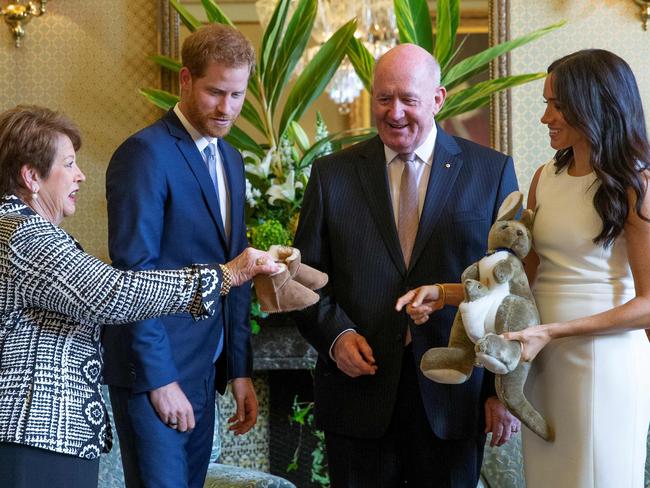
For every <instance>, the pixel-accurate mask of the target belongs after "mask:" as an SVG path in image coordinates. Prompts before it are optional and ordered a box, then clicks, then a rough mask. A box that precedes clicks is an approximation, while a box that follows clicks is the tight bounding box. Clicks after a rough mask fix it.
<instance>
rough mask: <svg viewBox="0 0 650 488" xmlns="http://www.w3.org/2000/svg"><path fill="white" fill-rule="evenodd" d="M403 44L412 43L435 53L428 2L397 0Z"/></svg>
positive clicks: (400, 34)
mask: <svg viewBox="0 0 650 488" xmlns="http://www.w3.org/2000/svg"><path fill="white" fill-rule="evenodd" d="M394 5H395V16H396V18H397V28H398V29H399V40H400V42H401V43H406V42H410V43H412V44H417V45H418V46H420V47H422V48H424V49H426V50H427V51H429V52H430V53H432V52H433V27H432V26H431V16H430V14H429V6H428V5H427V1H426V0H395V1H394Z"/></svg>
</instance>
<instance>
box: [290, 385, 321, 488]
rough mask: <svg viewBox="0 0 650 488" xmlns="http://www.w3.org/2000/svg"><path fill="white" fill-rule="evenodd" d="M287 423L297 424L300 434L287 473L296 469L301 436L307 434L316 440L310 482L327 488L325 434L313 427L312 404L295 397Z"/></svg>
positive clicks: (312, 455)
mask: <svg viewBox="0 0 650 488" xmlns="http://www.w3.org/2000/svg"><path fill="white" fill-rule="evenodd" d="M289 421H290V422H291V423H295V424H297V425H298V427H299V429H300V432H299V435H298V445H297V446H296V449H295V450H294V452H293V457H292V459H291V462H290V463H289V465H288V466H287V472H291V471H296V470H297V469H298V458H299V457H300V449H301V446H302V441H303V436H304V435H307V434H308V435H312V436H314V437H315V438H316V447H315V448H314V450H313V451H312V453H311V458H312V460H311V481H313V482H314V483H316V484H318V485H320V486H321V487H323V488H329V486H330V479H329V475H328V473H327V460H326V455H325V434H324V433H323V431H321V430H318V429H316V427H315V421H314V402H299V401H298V396H295V397H294V399H293V405H292V406H291V416H290V417H289Z"/></svg>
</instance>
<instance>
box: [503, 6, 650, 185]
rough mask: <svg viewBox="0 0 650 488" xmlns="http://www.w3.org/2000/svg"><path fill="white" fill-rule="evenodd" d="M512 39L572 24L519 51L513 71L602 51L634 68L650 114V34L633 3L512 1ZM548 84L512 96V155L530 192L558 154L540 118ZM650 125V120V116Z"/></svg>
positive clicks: (537, 84)
mask: <svg viewBox="0 0 650 488" xmlns="http://www.w3.org/2000/svg"><path fill="white" fill-rule="evenodd" d="M509 3H510V29H511V38H514V37H517V36H520V35H522V34H525V33H527V32H530V31H532V30H535V29H538V28H540V27H543V26H546V25H549V24H552V23H555V22H558V21H560V20H563V19H565V20H567V21H568V23H567V24H566V25H565V26H564V27H563V28H562V29H560V30H559V31H556V32H554V33H552V34H550V35H548V36H546V37H543V38H542V39H540V40H538V41H535V42H534V43H532V44H529V45H526V46H523V47H521V48H518V49H517V50H515V51H514V52H513V54H512V58H511V62H512V64H511V66H512V72H513V73H523V72H533V71H546V67H547V66H548V65H549V64H550V63H551V62H552V61H553V60H555V59H557V58H559V57H561V56H563V55H565V54H568V53H570V52H573V51H577V50H579V49H584V48H602V49H608V50H610V51H612V52H615V53H616V54H618V55H619V56H621V57H622V58H624V59H625V60H626V61H627V62H628V63H629V64H630V66H631V67H632V69H633V70H634V73H635V74H636V78H637V81H638V83H639V86H640V90H641V96H642V98H643V100H644V105H645V110H646V117H648V116H650V78H649V77H648V73H650V56H648V52H649V49H650V31H648V32H646V31H644V30H643V29H642V26H641V21H640V19H639V10H638V7H637V5H636V4H635V3H634V2H633V1H632V0H572V1H565V0H512V1H510V2H509ZM542 87H543V81H537V82H534V83H530V84H528V85H524V86H522V87H519V88H515V89H514V90H513V93H512V141H513V157H514V159H515V164H516V166H517V174H518V177H519V185H520V187H521V189H522V190H523V191H524V192H525V193H528V187H529V184H530V179H531V178H532V176H533V174H534V172H535V169H536V168H537V167H538V166H540V165H541V164H543V163H544V162H546V161H548V160H549V159H550V158H551V157H552V156H553V154H554V151H553V150H552V149H551V148H550V146H549V144H548V133H547V130H546V127H545V126H543V125H542V124H541V123H540V122H539V119H540V117H541V116H542V113H543V110H544V104H543V103H542V101H543V99H542ZM647 120H648V121H650V118H647Z"/></svg>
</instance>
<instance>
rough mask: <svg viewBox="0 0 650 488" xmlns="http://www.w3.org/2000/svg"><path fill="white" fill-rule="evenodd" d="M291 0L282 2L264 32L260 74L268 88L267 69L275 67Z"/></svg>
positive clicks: (282, 0)
mask: <svg viewBox="0 0 650 488" xmlns="http://www.w3.org/2000/svg"><path fill="white" fill-rule="evenodd" d="M289 4H290V0H280V1H279V2H278V4H277V5H276V7H275V10H274V11H273V15H272V16H271V20H269V25H268V26H267V27H266V30H265V31H264V36H263V37H262V46H261V48H260V72H261V73H262V82H263V86H264V87H265V88H266V86H267V85H266V83H265V77H266V76H267V75H266V73H267V67H268V66H273V60H274V54H275V50H276V48H277V45H278V42H279V39H280V36H281V35H282V31H283V30H284V23H285V21H286V19H287V13H288V12H289Z"/></svg>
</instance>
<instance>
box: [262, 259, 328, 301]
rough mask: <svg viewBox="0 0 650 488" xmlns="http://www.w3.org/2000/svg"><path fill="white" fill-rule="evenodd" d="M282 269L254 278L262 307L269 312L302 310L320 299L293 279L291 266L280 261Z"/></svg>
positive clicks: (316, 294)
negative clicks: (290, 270)
mask: <svg viewBox="0 0 650 488" xmlns="http://www.w3.org/2000/svg"><path fill="white" fill-rule="evenodd" d="M279 266H280V268H281V269H280V271H278V272H277V273H274V274H272V275H257V276H256V277H255V278H253V284H254V288H255V294H256V295H257V299H258V300H259V302H260V309H261V310H262V311H263V312H267V313H276V312H291V311H294V310H302V309H303V308H307V307H309V306H310V305H313V304H314V303H316V302H317V301H318V300H319V298H320V297H319V296H318V293H314V292H313V291H312V290H310V289H309V288H307V287H306V286H303V285H301V284H300V283H298V282H297V281H295V280H292V279H291V273H290V272H289V268H288V267H287V265H286V264H284V263H279Z"/></svg>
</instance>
